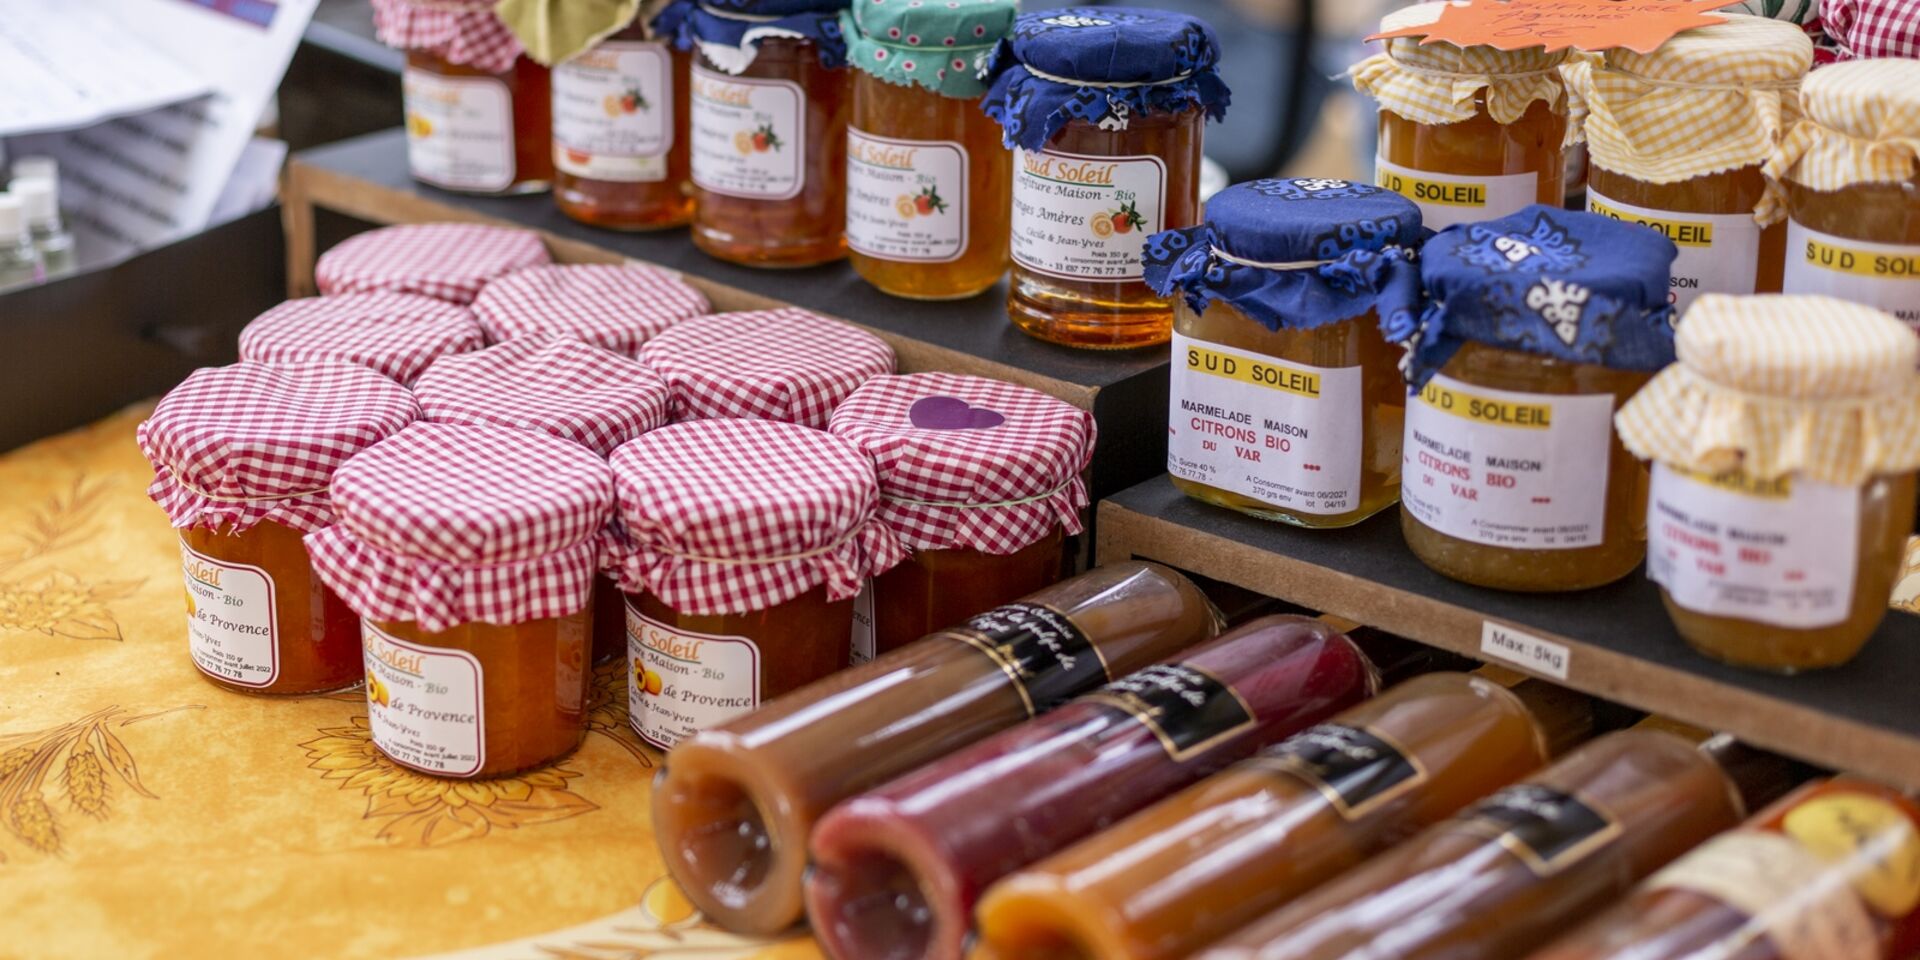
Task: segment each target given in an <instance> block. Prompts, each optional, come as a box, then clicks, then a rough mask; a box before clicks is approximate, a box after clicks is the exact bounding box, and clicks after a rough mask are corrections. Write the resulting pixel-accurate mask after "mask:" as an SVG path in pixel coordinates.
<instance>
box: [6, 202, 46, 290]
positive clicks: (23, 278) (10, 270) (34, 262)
mask: <svg viewBox="0 0 1920 960" xmlns="http://www.w3.org/2000/svg"><path fill="white" fill-rule="evenodd" d="M45 278H46V265H45V264H44V263H43V262H42V261H41V259H40V248H39V247H37V246H34V243H33V233H32V231H31V230H30V229H29V228H28V226H27V209H26V205H25V204H23V203H22V202H21V201H20V198H19V197H18V196H17V195H15V194H12V193H8V192H4V191H0V290H8V289H11V288H14V287H25V286H31V285H32V284H36V283H39V282H40V281H41V280H43V279H45Z"/></svg>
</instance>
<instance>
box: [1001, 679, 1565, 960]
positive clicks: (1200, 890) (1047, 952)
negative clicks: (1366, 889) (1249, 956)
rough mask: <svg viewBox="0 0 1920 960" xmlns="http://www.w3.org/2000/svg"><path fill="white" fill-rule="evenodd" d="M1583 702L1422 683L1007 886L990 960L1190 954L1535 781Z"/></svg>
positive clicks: (1465, 684)
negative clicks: (1501, 792)
mask: <svg viewBox="0 0 1920 960" xmlns="http://www.w3.org/2000/svg"><path fill="white" fill-rule="evenodd" d="M1592 724H1593V716H1592V706H1591V704H1590V703H1589V702H1588V701H1586V700H1585V698H1581V697H1578V696H1577V695H1564V694H1562V693H1561V692H1560V691H1558V690H1557V689H1556V688H1553V687H1551V686H1548V685H1546V684H1542V683H1540V682H1538V681H1528V682H1525V683H1521V684H1519V685H1517V686H1516V688H1515V689H1514V690H1512V691H1509V690H1508V689H1506V688H1505V687H1503V686H1501V685H1500V684H1497V683H1495V682H1493V681H1490V680H1487V679H1484V678H1481V677H1474V676H1468V675H1466V674H1464V673H1435V674H1428V675H1426V676H1421V677H1415V678H1413V679H1411V680H1408V681H1407V682H1405V683H1403V684H1401V685H1399V686H1397V687H1394V688H1393V689H1391V690H1388V691H1387V692H1386V693H1384V694H1382V695H1380V696H1379V697H1376V698H1374V699H1373V700H1369V701H1367V702H1366V703H1363V704H1361V705H1359V706H1357V707H1354V708H1353V709H1351V710H1348V711H1346V712H1344V713H1342V714H1340V715H1339V716H1337V717H1335V718H1333V719H1332V720H1330V721H1328V722H1327V723H1323V724H1320V725H1319V726H1316V727H1314V728H1312V729H1310V730H1306V731H1304V732H1302V733H1300V734H1297V735H1295V736H1293V737H1289V738H1287V739H1286V740H1285V741H1283V742H1281V743H1278V744H1275V745H1274V746H1272V747H1268V748H1267V749H1266V750H1263V751H1261V753H1260V754H1259V755H1257V756H1255V757H1253V758H1251V759H1249V760H1246V761H1243V762H1241V763H1240V764H1238V765H1237V766H1235V767H1233V768H1232V769H1230V770H1227V771H1225V772H1223V773H1221V774H1219V775H1217V776H1214V777H1211V778H1208V779H1207V780H1204V781H1202V782H1200V783H1198V784H1195V785H1194V786H1192V787H1190V788H1188V789H1186V790H1183V791H1181V792H1180V793H1177V794H1174V795H1173V796H1171V797H1168V798H1167V799H1166V800H1164V801H1162V802H1161V803H1159V804H1156V805H1154V806H1152V807H1149V808H1148V809H1146V810H1143V811H1141V812H1140V813H1139V814H1136V815H1135V816H1133V817H1131V818H1129V819H1127V820H1126V821H1124V822H1122V823H1120V824H1119V825H1118V826H1115V827H1114V828H1113V829H1111V830H1108V831H1106V832H1104V833H1099V834H1095V835H1094V836H1092V837H1088V838H1087V839H1086V840H1084V841H1082V842H1080V843H1078V844H1076V845H1074V846H1072V847H1069V848H1067V849H1066V850H1064V851H1061V852H1060V853H1058V854H1056V855H1054V856H1052V857H1049V858H1047V859H1046V860H1042V861H1040V862H1039V863H1036V864H1034V865H1033V866H1031V867H1028V868H1027V869H1024V870H1021V871H1020V872H1018V873H1015V874H1013V875H1011V876H1009V877H1007V878H1006V879H1005V880H1002V881H1001V882H1000V883H998V884H996V885H995V886H994V887H993V888H992V889H990V890H988V891H987V894H986V896H985V897H984V898H982V900H981V902H980V908H979V911H978V918H979V941H978V944H979V945H978V947H977V949H976V951H975V953H974V954H973V956H974V957H976V958H982V960H984V958H993V960H1002V958H1005V960H1013V958H1029V957H1076V958H1088V960H1094V958H1097V960H1162V958H1172V957H1184V956H1186V955H1188V954H1190V953H1192V952H1193V951H1195V950H1198V949H1200V948H1201V947H1204V946H1206V945H1207V944H1209V943H1212V942H1213V941H1214V940H1217V939H1219V938H1220V937H1224V936H1226V935H1227V934H1229V933H1232V932H1233V931H1234V930H1236V929H1238V928H1239V927H1241V926H1242V925H1244V924H1247V923H1249V922H1251V921H1253V920H1255V919H1257V918H1259V917H1260V916H1261V915H1263V914H1265V913H1267V912H1268V911H1271V910H1273V909H1275V908H1277V907H1279V906H1281V905H1282V904H1285V903H1286V902H1287V901H1289V900H1291V899H1293V898H1294V897H1297V896H1299V895H1301V894H1303V893H1305V892H1306V891H1308V890H1310V889H1312V888H1313V887H1315V886H1317V885H1318V884H1320V883H1322V882H1324V881H1326V880H1329V879H1331V878H1333V877H1334V876H1337V875H1338V874H1339V873H1341V872H1342V871H1345V870H1348V869H1350V868H1352V867H1355V866H1358V865H1359V864H1360V863H1361V862H1362V861H1364V860H1365V859H1366V858H1368V857H1370V856H1373V855H1375V854H1377V853H1379V852H1380V851H1382V850H1385V849H1387V848H1388V847H1390V846H1392V845H1393V844H1394V843H1396V842H1398V841H1400V840H1403V839H1405V838H1407V837H1409V836H1411V835H1412V834H1414V833H1415V832H1417V831H1419V830H1422V829H1425V828H1426V827H1429V826H1432V825H1433V824H1435V823H1438V822H1440V821H1441V820H1444V819H1446V818H1447V817H1450V816H1452V815H1453V814H1455V813H1457V812H1458V811H1459V810H1460V809H1461V808H1462V807H1465V806H1466V805H1467V804H1469V803H1472V802H1473V801H1474V800H1477V799H1479V798H1480V797H1483V796H1486V795H1487V794H1489V793H1491V792H1493V791H1494V790H1497V789H1499V788H1500V787H1503V786H1506V785H1507V784H1509V783H1512V782H1513V781H1515V780H1517V779H1519V778H1520V777H1522V776H1525V775H1526V774H1528V773H1530V772H1532V771H1533V770H1535V769H1537V768H1539V767H1540V766H1542V765H1543V764H1545V763H1546V762H1547V761H1548V760H1549V759H1550V753H1549V751H1550V749H1552V748H1554V747H1564V746H1566V745H1567V744H1569V743H1571V742H1574V741H1578V740H1579V739H1582V738H1584V737H1585V736H1586V735H1587V733H1588V732H1589V731H1590V730H1591V728H1592Z"/></svg>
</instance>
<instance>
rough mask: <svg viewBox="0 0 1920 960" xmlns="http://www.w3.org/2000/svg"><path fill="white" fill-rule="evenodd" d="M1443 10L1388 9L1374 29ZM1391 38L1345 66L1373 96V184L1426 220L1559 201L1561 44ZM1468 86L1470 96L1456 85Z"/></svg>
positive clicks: (1465, 218) (1436, 224)
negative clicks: (1515, 46)
mask: <svg viewBox="0 0 1920 960" xmlns="http://www.w3.org/2000/svg"><path fill="white" fill-rule="evenodd" d="M1441 9H1443V8H1442V7H1440V6H1439V5H1437V4H1415V5H1413V6H1409V7H1405V8H1403V9H1400V10H1396V11H1394V12H1393V13H1390V14H1388V15H1387V16H1386V18H1385V19H1384V20H1382V21H1381V23H1380V28H1381V30H1382V31H1383V32H1384V31H1395V30H1414V29H1417V28H1419V27H1424V26H1427V25H1429V24H1431V23H1432V22H1433V20H1434V18H1436V17H1438V16H1439V15H1440V10H1441ZM1420 41H1421V36H1420V35H1418V34H1413V35H1406V36H1399V37H1395V38H1394V39H1391V40H1389V41H1387V49H1386V50H1385V51H1384V52H1382V53H1377V54H1374V55H1373V56H1371V57H1369V58H1367V59H1366V60H1363V61H1361V62H1360V63H1357V64H1355V65H1354V67H1353V71H1352V73H1353V83H1354V86H1355V87H1356V88H1357V89H1359V91H1360V92H1361V93H1364V94H1366V95H1368V96H1370V97H1372V98H1374V99H1375V100H1377V101H1379V104H1380V121H1379V123H1380V147H1379V149H1380V153H1379V156H1378V158H1377V159H1376V161H1375V162H1376V173H1375V182H1376V183H1378V184H1380V185H1381V186H1383V187H1387V188H1388V189H1391V190H1393V191H1395V192H1396V193H1400V194H1403V195H1405V196H1407V197H1408V198H1410V199H1412V200H1413V201H1415V202H1416V203H1419V204H1420V213H1421V216H1422V217H1423V218H1424V219H1425V221H1426V224H1427V226H1428V227H1430V228H1432V229H1434V230H1439V229H1442V228H1444V227H1449V226H1452V225H1454V224H1456V223H1473V222H1476V221H1480V220H1492V219H1495V218H1498V217H1504V216H1506V215H1508V214H1510V213H1513V212H1515V211H1517V210H1519V209H1520V208H1522V207H1525V206H1527V205H1529V204H1534V203H1540V204H1547V205H1549V206H1555V207H1557V206H1560V205H1561V203H1562V202H1564V201H1565V199H1566V186H1565V179H1566V142H1567V139H1568V129H1569V125H1568V122H1567V96H1566V86H1565V84H1564V82H1563V81H1562V80H1561V76H1560V67H1561V64H1563V63H1565V62H1566V60H1567V56H1568V55H1567V52H1566V51H1564V50H1559V51H1554V52H1552V53H1549V52H1547V51H1546V50H1545V48H1543V47H1528V48H1526V49H1522V50H1499V49H1495V48H1493V47H1486V46H1473V47H1458V46H1454V45H1453V44H1450V43H1444V42H1442V43H1430V44H1424V45H1423V44H1422V43H1421V42H1420ZM1466 89H1474V90H1476V91H1477V92H1475V93H1474V94H1473V96H1472V97H1470V98H1467V97H1464V93H1463V91H1464V90H1466Z"/></svg>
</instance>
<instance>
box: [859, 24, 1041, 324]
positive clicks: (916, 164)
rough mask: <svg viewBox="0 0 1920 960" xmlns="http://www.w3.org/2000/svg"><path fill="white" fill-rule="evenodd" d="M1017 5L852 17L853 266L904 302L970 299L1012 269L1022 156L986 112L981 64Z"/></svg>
mask: <svg viewBox="0 0 1920 960" xmlns="http://www.w3.org/2000/svg"><path fill="white" fill-rule="evenodd" d="M1013 15H1014V4H1013V3H1012V0H980V2H972V3H966V4H958V3H954V4H946V3H932V4H927V3H918V2H913V0H862V2H860V3H855V4H853V5H852V6H851V7H849V8H848V9H847V10H846V11H845V12H843V13H842V14H841V15H840V29H841V33H842V34H843V35H844V36H845V37H846V38H847V63H848V65H849V66H851V67H852V68H853V69H854V77H853V123H852V126H851V128H849V129H848V131H847V246H848V249H849V251H850V252H849V258H850V259H851V260H852V262H853V269H854V271H855V272H856V273H858V274H860V276H861V277H863V278H865V279H866V281H867V282H868V283H871V284H873V285H874V286H875V287H878V288H879V289H881V290H882V291H885V292H886V293H890V294H893V295H894V296H897V297H908V298H912V299H916V300H947V299H956V298H959V297H969V296H973V295H974V294H977V293H979V292H981V291H983V290H985V289H987V288H988V287H991V286H993V285H994V284H995V283H998V282H999V280H1000V277H1001V275H1002V274H1004V273H1006V271H1007V229H1006V215H1007V209H1008V204H1009V203H1011V202H1012V193H1011V191H1012V184H1011V181H1010V180H1009V179H1008V178H1009V176H1010V173H1011V170H1012V166H1011V156H1010V155H1009V154H1008V152H1007V150H1006V148H1005V147H1003V146H1002V145H1001V144H1000V128H999V126H998V125H997V124H995V123H994V122H993V119H992V118H990V117H988V116H987V115H986V114H985V113H984V112H982V111H981V109H980V97H981V95H982V94H984V93H985V92H986V84H985V83H984V82H983V81H981V80H980V78H979V75H978V70H977V69H976V68H975V67H974V59H975V57H976V56H977V55H978V54H980V53H982V52H983V51H986V50H988V49H991V48H992V47H993V45H994V44H996V43H998V42H999V41H1000V38H1001V37H1003V36H1005V35H1006V32H1007V29H1008V28H1009V27H1010V26H1011V25H1012V23H1013Z"/></svg>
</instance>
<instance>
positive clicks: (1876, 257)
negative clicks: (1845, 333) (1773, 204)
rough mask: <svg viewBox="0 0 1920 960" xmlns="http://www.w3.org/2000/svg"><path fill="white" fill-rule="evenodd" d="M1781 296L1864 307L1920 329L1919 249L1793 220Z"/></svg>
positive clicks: (1788, 236)
mask: <svg viewBox="0 0 1920 960" xmlns="http://www.w3.org/2000/svg"><path fill="white" fill-rule="evenodd" d="M1781 292H1783V293H1817V294H1823V295H1826V296H1830V297H1839V298H1840V299H1842V300H1852V301H1853V302H1855V303H1863V304H1866V305H1867V306H1869V307H1875V308H1878V309H1880V310H1885V311H1886V312H1888V313H1891V314H1893V315H1894V316H1896V317H1899V318H1900V319H1901V320H1903V321H1905V322H1906V324H1907V325H1908V326H1910V327H1913V328H1915V329H1916V330H1920V246H1910V245H1902V244H1892V243H1869V242H1868V241H1865V240H1849V239H1847V238H1845V237H1836V236H1833V235H1832V234H1826V233H1821V232H1819V231H1817V230H1809V229H1807V228H1806V227H1803V226H1801V225H1800V224H1799V222H1797V221H1790V222H1788V224H1787V272H1786V277H1785V279H1784V280H1783V281H1782V283H1781Z"/></svg>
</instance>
